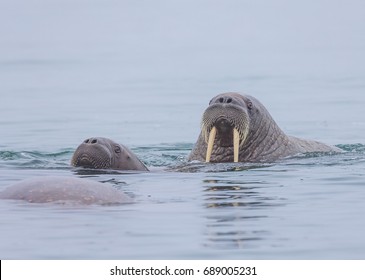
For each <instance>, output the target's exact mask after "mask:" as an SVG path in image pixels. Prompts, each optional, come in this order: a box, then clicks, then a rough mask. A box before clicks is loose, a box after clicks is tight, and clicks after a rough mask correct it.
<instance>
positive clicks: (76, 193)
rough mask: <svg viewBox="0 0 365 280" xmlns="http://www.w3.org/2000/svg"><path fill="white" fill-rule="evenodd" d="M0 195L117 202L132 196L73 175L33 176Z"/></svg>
mask: <svg viewBox="0 0 365 280" xmlns="http://www.w3.org/2000/svg"><path fill="white" fill-rule="evenodd" d="M0 198H1V199H14V200H24V201H27V202H32V203H73V204H86V205H87V204H99V205H107V204H119V203H128V202H131V201H132V200H131V198H130V197H128V196H127V195H126V194H124V193H123V192H122V191H120V190H117V189H116V188H114V187H113V186H112V185H110V184H107V183H99V182H96V181H92V180H89V179H81V178H73V177H62V176H54V177H34V178H30V179H26V180H23V181H20V182H19V183H15V184H13V185H11V186H9V187H8V188H6V189H5V190H4V191H2V192H0Z"/></svg>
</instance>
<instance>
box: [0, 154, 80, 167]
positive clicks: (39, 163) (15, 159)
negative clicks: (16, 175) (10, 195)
mask: <svg viewBox="0 0 365 280" xmlns="http://www.w3.org/2000/svg"><path fill="white" fill-rule="evenodd" d="M72 153H73V150H71V149H63V150H61V151H57V152H54V153H49V152H41V151H0V165H1V166H3V167H11V168H14V167H15V168H17V167H18V168H36V169H39V168H45V169H48V168H64V167H65V166H69V161H70V158H71V156H72Z"/></svg>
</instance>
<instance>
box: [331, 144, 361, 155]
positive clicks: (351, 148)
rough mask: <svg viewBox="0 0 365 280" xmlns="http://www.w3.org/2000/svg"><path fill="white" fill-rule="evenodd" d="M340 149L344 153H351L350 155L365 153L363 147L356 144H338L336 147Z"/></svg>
mask: <svg viewBox="0 0 365 280" xmlns="http://www.w3.org/2000/svg"><path fill="white" fill-rule="evenodd" d="M336 146H337V147H339V148H340V149H342V150H344V151H346V152H352V153H364V152H365V145H364V144H361V143H356V144H339V145H336Z"/></svg>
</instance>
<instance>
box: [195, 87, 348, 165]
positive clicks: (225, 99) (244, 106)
mask: <svg viewBox="0 0 365 280" xmlns="http://www.w3.org/2000/svg"><path fill="white" fill-rule="evenodd" d="M232 118H235V119H232ZM237 119H240V120H241V121H240V122H241V127H244V126H245V125H248V133H247V137H246V140H245V141H244V142H243V143H242V146H241V147H240V152H239V162H273V161H275V160H278V159H281V158H285V157H288V156H293V155H296V154H301V153H308V152H341V151H342V150H341V149H339V148H337V147H331V146H328V145H326V144H323V143H320V142H317V141H312V140H304V139H300V138H297V137H293V136H288V135H286V134H285V133H284V132H283V131H282V130H281V129H280V128H279V126H278V125H277V124H276V123H275V121H274V120H273V118H272V117H271V115H270V114H269V112H268V111H267V110H266V108H265V107H264V106H263V105H262V104H261V103H260V102H259V101H258V100H257V99H255V98H254V97H252V96H249V95H241V94H238V93H223V94H219V95H217V96H216V97H214V98H213V99H212V100H211V101H210V103H209V106H208V108H207V109H206V111H205V112H204V115H203V120H202V132H201V133H200V135H199V138H198V140H197V142H196V144H195V146H194V148H193V150H192V151H191V153H190V155H189V157H188V160H190V161H192V160H198V161H205V156H206V151H207V143H206V140H205V137H204V133H203V132H204V130H205V131H207V132H209V131H210V129H211V127H213V126H215V127H216V128H217V135H216V138H215V139H216V141H215V144H214V146H213V152H212V157H211V160H210V161H211V162H233V136H232V133H233V127H236V126H237V125H238V124H237V122H238V121H237ZM242 120H247V123H246V124H242ZM241 140H242V139H241Z"/></svg>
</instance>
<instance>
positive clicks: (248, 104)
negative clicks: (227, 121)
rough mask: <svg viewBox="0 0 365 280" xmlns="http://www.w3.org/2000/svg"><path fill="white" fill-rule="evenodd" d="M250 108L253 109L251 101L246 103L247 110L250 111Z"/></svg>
mask: <svg viewBox="0 0 365 280" xmlns="http://www.w3.org/2000/svg"><path fill="white" fill-rule="evenodd" d="M252 107H253V105H252V101H251V100H249V101H248V102H247V108H248V109H249V110H251V109H252Z"/></svg>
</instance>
